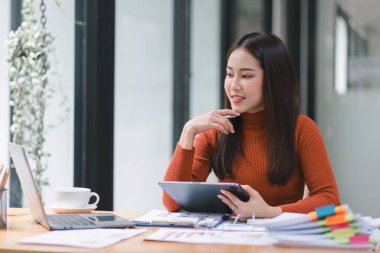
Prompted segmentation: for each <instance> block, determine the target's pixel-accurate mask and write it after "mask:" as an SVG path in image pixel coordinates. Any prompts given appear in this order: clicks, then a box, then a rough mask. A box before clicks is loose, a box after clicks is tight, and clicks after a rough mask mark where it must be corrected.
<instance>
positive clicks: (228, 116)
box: [224, 115, 236, 119]
mask: <svg viewBox="0 0 380 253" xmlns="http://www.w3.org/2000/svg"><path fill="white" fill-rule="evenodd" d="M224 117H226V118H227V119H232V118H236V116H234V115H224Z"/></svg>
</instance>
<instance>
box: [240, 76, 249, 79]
mask: <svg viewBox="0 0 380 253" xmlns="http://www.w3.org/2000/svg"><path fill="white" fill-rule="evenodd" d="M241 77H243V78H245V79H248V78H251V77H252V75H242V76H241Z"/></svg>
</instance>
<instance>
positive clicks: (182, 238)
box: [145, 228, 275, 245]
mask: <svg viewBox="0 0 380 253" xmlns="http://www.w3.org/2000/svg"><path fill="white" fill-rule="evenodd" d="M145 240H149V241H167V242H181V243H208V244H235V245H273V243H274V242H275V241H274V240H273V239H271V238H269V237H268V233H267V232H230V231H228V232H227V231H217V230H208V229H164V228H162V229H159V230H157V231H156V232H154V233H153V234H150V235H149V236H147V237H146V238H145Z"/></svg>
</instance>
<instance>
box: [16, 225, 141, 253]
mask: <svg viewBox="0 0 380 253" xmlns="http://www.w3.org/2000/svg"><path fill="white" fill-rule="evenodd" d="M145 231H146V229H78V230H60V231H52V232H47V233H45V234H41V235H37V236H33V237H28V238H25V239H22V240H21V241H20V242H21V243H31V244H45V245H61V246H72V247H83V248H94V249H95V248H104V247H107V246H110V245H112V244H114V243H117V242H119V241H121V240H125V239H128V238H131V237H133V236H136V235H139V234H141V233H144V232H145Z"/></svg>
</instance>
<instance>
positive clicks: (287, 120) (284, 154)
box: [212, 33, 300, 184]
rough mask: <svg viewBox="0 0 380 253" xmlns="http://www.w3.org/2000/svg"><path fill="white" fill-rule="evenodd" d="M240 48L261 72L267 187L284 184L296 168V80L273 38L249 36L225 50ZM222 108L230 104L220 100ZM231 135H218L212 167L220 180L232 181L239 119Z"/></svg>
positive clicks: (238, 143) (280, 44)
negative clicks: (266, 151)
mask: <svg viewBox="0 0 380 253" xmlns="http://www.w3.org/2000/svg"><path fill="white" fill-rule="evenodd" d="M237 48H244V49H245V50H247V52H249V53H250V54H251V55H252V56H253V57H254V58H256V59H257V60H258V61H259V62H260V65H261V68H262V69H263V70H264V78H263V101H264V107H265V109H264V110H265V121H266V139H267V144H268V145H267V147H268V164H269V168H268V171H267V178H268V181H269V182H270V183H271V184H285V183H286V182H287V181H288V180H289V178H290V177H291V175H292V174H293V172H294V170H295V168H296V166H297V155H296V146H295V145H296V144H295V127H296V122H297V116H298V114H299V110H300V92H299V86H298V82H297V78H296V75H295V72H294V69H293V65H292V63H291V60H290V56H289V53H288V50H287V49H286V46H285V44H284V43H283V42H282V41H281V40H280V39H279V38H278V37H277V36H275V35H273V34H268V33H265V34H264V33H250V34H246V35H244V36H243V37H241V38H240V39H239V40H238V41H236V42H235V43H234V44H233V45H232V46H231V47H230V49H229V50H228V53H227V61H228V58H229V57H230V55H231V53H232V51H234V50H235V49H237ZM224 102H225V108H230V109H231V104H230V102H229V100H228V98H227V96H226V95H225V96H224ZM231 122H232V124H233V125H234V129H235V134H229V135H225V134H220V136H219V139H218V141H217V144H216V148H215V151H214V154H213V157H212V167H213V170H214V172H215V175H216V176H217V177H218V178H220V179H225V178H232V179H233V178H234V174H233V171H232V170H231V166H232V162H233V160H234V158H235V156H236V154H237V153H239V152H240V149H241V143H242V137H243V136H242V130H241V124H242V122H241V118H240V117H238V118H235V119H233V120H232V121H231Z"/></svg>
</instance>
